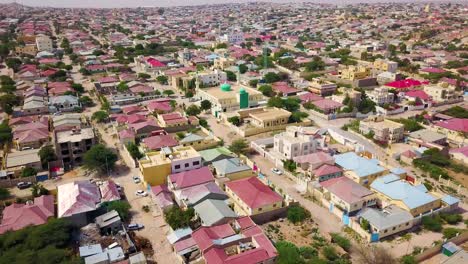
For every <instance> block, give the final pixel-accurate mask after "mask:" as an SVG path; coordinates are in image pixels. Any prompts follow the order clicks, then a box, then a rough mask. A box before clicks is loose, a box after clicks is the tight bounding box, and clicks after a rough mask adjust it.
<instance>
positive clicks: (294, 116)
mask: <svg viewBox="0 0 468 264" xmlns="http://www.w3.org/2000/svg"><path fill="white" fill-rule="evenodd" d="M308 116H309V114H308V113H304V112H301V111H296V112H293V113H291V116H290V117H289V120H288V122H289V123H299V122H302V120H303V119H304V118H306V117H308Z"/></svg>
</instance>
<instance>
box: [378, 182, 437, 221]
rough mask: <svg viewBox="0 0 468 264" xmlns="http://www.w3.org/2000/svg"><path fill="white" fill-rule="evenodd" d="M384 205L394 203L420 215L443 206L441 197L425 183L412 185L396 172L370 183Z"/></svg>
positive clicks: (415, 214)
mask: <svg viewBox="0 0 468 264" xmlns="http://www.w3.org/2000/svg"><path fill="white" fill-rule="evenodd" d="M370 188H371V190H373V191H374V192H376V193H377V196H378V197H379V199H380V200H381V203H382V206H383V207H385V206H387V205H390V204H394V205H396V206H398V207H400V208H402V209H404V210H406V211H408V212H409V213H411V214H412V215H413V216H419V215H421V214H425V213H427V212H431V211H432V210H434V209H437V208H439V207H441V200H440V198H438V197H436V196H434V195H431V194H430V193H429V192H428V191H427V189H426V187H425V186H424V185H423V184H420V185H416V186H415V185H412V184H411V183H409V182H407V181H405V180H402V179H400V177H399V176H397V175H394V174H387V175H385V176H382V177H380V178H378V179H376V180H375V181H374V182H372V184H371V185H370Z"/></svg>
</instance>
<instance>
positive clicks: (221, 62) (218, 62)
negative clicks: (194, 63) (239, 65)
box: [214, 57, 236, 70]
mask: <svg viewBox="0 0 468 264" xmlns="http://www.w3.org/2000/svg"><path fill="white" fill-rule="evenodd" d="M234 65H236V60H235V59H233V58H226V57H219V58H216V59H214V68H215V69H221V70H225V69H227V68H229V67H232V66H234Z"/></svg>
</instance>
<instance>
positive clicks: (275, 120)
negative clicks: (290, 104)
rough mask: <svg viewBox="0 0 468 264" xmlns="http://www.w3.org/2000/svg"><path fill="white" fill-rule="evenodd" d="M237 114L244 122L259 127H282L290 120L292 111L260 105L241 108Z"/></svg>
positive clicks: (260, 129) (261, 128) (261, 129)
mask: <svg viewBox="0 0 468 264" xmlns="http://www.w3.org/2000/svg"><path fill="white" fill-rule="evenodd" d="M237 115H238V116H239V117H240V119H241V120H243V121H244V122H247V123H249V124H250V125H252V126H255V127H256V128H258V129H259V132H261V131H264V130H263V129H266V128H267V129H270V130H272V129H275V128H278V129H279V128H281V127H282V126H283V125H286V124H287V123H288V122H289V117H290V116H291V112H289V111H286V110H284V109H281V108H277V107H258V108H251V109H245V110H239V111H238V112H237Z"/></svg>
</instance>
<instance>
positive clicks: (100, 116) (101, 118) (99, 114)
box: [91, 110, 109, 123]
mask: <svg viewBox="0 0 468 264" xmlns="http://www.w3.org/2000/svg"><path fill="white" fill-rule="evenodd" d="M108 118H109V114H108V113H107V112H106V111H103V110H99V111H96V112H94V113H93V115H92V116H91V119H92V120H95V121H96V122H98V123H103V122H105V121H107V119H108Z"/></svg>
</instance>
